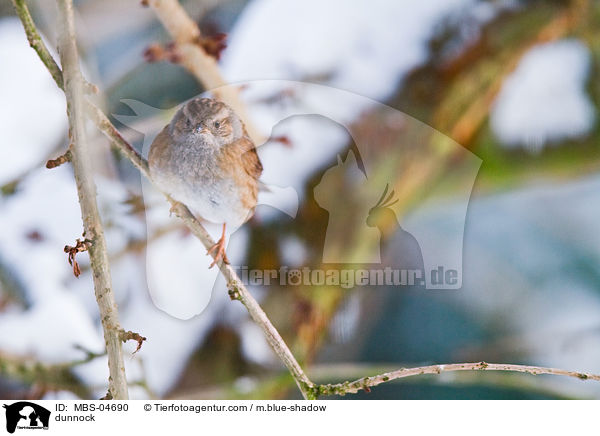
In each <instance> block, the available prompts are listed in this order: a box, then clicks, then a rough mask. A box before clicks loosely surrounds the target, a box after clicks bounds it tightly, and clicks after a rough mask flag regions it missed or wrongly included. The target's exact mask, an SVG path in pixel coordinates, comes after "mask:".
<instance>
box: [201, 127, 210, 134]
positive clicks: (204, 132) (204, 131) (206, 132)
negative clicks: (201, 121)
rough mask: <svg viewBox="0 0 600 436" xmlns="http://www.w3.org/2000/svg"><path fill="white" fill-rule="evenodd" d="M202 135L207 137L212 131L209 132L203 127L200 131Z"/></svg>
mask: <svg viewBox="0 0 600 436" xmlns="http://www.w3.org/2000/svg"><path fill="white" fill-rule="evenodd" d="M198 133H200V134H201V135H207V134H209V133H210V130H208V129H207V128H206V127H202V129H200V132H198Z"/></svg>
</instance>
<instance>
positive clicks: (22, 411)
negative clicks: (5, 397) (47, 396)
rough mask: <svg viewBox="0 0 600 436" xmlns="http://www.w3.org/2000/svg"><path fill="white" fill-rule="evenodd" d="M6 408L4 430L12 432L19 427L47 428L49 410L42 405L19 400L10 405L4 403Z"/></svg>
mask: <svg viewBox="0 0 600 436" xmlns="http://www.w3.org/2000/svg"><path fill="white" fill-rule="evenodd" d="M2 407H4V408H5V409H6V431H8V432H9V433H14V432H15V430H16V429H17V428H19V429H48V424H49V422H50V411H49V410H48V409H45V408H44V407H42V406H38V405H37V404H35V403H30V402H29V401H19V402H17V403H13V404H10V405H7V404H4V405H3V406H2Z"/></svg>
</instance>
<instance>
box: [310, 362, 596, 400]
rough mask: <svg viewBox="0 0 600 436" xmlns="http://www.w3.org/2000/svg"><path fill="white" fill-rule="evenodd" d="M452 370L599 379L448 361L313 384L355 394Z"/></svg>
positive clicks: (328, 391) (324, 390) (319, 390)
mask: <svg viewBox="0 0 600 436" xmlns="http://www.w3.org/2000/svg"><path fill="white" fill-rule="evenodd" d="M454 371H510V372H524V373H528V374H532V375H539V374H552V375H562V376H566V377H574V378H578V379H580V380H595V381H600V375H596V374H590V373H585V372H574V371H567V370H564V369H557V368H544V367H541V366H529V365H511V364H504V363H486V362H475V363H450V364H445V365H430V366H420V367H417V368H400V369H398V370H396V371H391V372H386V373H383V374H379V375H375V376H372V377H363V378H360V379H358V380H355V381H352V382H348V381H347V382H343V383H336V384H324V385H318V386H315V388H314V389H315V396H316V397H318V396H320V395H345V394H355V393H357V392H358V391H360V390H364V391H366V392H369V391H370V390H371V389H370V388H371V387H373V386H377V385H380V384H382V383H385V382H388V381H392V380H397V379H400V378H405V377H412V376H415V375H422V374H441V373H443V372H454Z"/></svg>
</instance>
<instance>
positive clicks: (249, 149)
mask: <svg viewBox="0 0 600 436" xmlns="http://www.w3.org/2000/svg"><path fill="white" fill-rule="evenodd" d="M237 142H238V144H237V145H238V147H239V151H240V155H241V158H242V164H243V166H244V170H246V173H248V175H249V176H251V177H253V178H254V179H256V180H258V178H259V177H260V175H261V174H262V171H263V166H262V163H260V159H259V158H258V154H257V153H256V147H255V146H254V143H253V142H252V140H251V139H249V138H247V137H243V138H242V139H240V140H239V141H237Z"/></svg>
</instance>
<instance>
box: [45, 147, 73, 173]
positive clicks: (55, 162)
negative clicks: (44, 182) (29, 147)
mask: <svg viewBox="0 0 600 436" xmlns="http://www.w3.org/2000/svg"><path fill="white" fill-rule="evenodd" d="M67 162H71V150H67V151H66V152H65V153H64V154H61V155H60V156H58V157H57V158H56V159H50V160H49V161H48V162H46V168H48V169H51V168H56V167H58V166H61V165H62V164H64V163H67Z"/></svg>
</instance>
